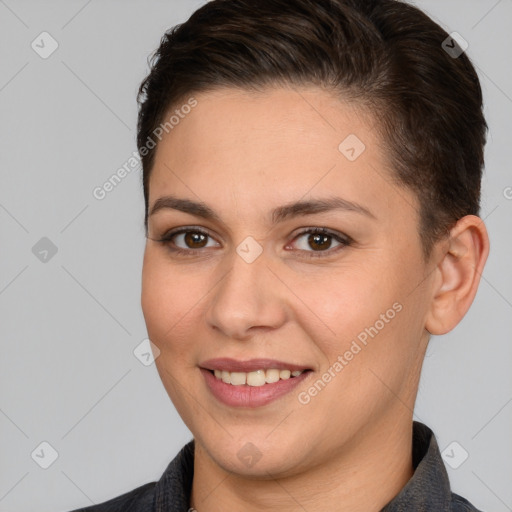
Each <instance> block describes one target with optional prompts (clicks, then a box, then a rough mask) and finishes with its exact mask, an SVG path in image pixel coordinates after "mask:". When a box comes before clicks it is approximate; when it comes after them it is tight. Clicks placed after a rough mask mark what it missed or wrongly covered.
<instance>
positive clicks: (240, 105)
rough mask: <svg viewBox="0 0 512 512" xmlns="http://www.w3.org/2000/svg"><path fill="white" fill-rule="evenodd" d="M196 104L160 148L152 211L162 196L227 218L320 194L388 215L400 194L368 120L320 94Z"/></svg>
mask: <svg viewBox="0 0 512 512" xmlns="http://www.w3.org/2000/svg"><path fill="white" fill-rule="evenodd" d="M194 97H195V99H196V101H197V105H196V106H195V108H194V109H193V110H191V111H190V113H189V114H187V115H184V116H183V119H181V120H180V122H179V124H177V125H175V126H174V127H173V129H172V130H170V131H169V132H168V133H165V134H164V135H163V138H162V140H161V142H159V143H158V146H157V150H156V155H155V164H154V168H153V172H152V176H151V179H150V187H149V192H150V205H151V204H153V203H154V201H155V200H156V198H157V197H158V196H159V195H161V194H163V193H165V192H167V193H171V192H172V193H173V194H174V195H176V194H177V193H181V195H184V196H185V197H189V198H194V199H197V198H201V200H203V201H204V202H210V200H212V201H215V202H216V203H217V204H219V206H220V207H226V208H227V207H228V205H234V204H235V203H237V205H238V206H240V203H241V202H243V203H244V204H246V205H247V206H252V207H255V208H257V207H262V206H263V205H267V206H269V205H271V204H274V205H280V204H283V203H285V202H289V201H290V200H299V199H301V198H304V197H309V196H318V195H321V196H325V193H327V192H329V193H330V194H331V195H333V194H336V195H341V196H343V197H344V198H346V199H348V200H351V201H354V202H358V203H360V204H370V205H371V204H376V205H377V206H381V207H386V206H388V207H389V206H393V205H395V206H396V195H397V193H398V194H399V195H402V196H403V195H404V194H407V191H398V190H397V187H396V185H394V183H393V180H392V177H391V174H390V171H389V169H388V164H387V158H386V155H385V154H384V152H383V149H382V143H381V140H380V137H379V134H378V132H377V130H376V128H375V118H374V116H372V115H371V114H370V113H368V112H366V111H363V110H362V109H361V108H360V107H358V106H356V105H353V104H350V103H348V102H344V101H341V100H340V99H338V98H335V97H334V96H333V95H332V94H330V93H328V92H326V91H323V90H321V89H317V88H302V89H296V90H294V89H291V88H275V89H268V90H266V91H263V92H257V93H255V92H248V91H241V90H238V89H221V90H217V91H213V92H208V93H202V94H196V95H194ZM176 108H179V106H174V107H173V110H175V109H176ZM409 195H410V194H409ZM193 196H196V197H193ZM408 202H409V206H411V205H413V206H414V204H413V203H414V198H412V197H409V198H408Z"/></svg>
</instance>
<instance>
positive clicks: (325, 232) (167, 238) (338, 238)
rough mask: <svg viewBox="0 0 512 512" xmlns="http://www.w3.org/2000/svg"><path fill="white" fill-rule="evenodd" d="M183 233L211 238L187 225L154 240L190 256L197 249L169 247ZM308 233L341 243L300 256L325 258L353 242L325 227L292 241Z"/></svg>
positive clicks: (308, 230)
mask: <svg viewBox="0 0 512 512" xmlns="http://www.w3.org/2000/svg"><path fill="white" fill-rule="evenodd" d="M183 233H200V234H202V235H205V236H207V237H210V238H213V237H211V236H210V234H209V233H208V232H206V231H205V230H203V229H201V228H195V227H187V228H177V229H175V230H171V231H169V232H167V233H165V234H164V235H163V236H162V238H161V239H160V240H155V242H158V243H161V244H163V245H165V246H167V248H168V249H169V250H170V251H171V252H172V253H174V254H176V255H180V256H192V255H193V253H197V252H198V250H199V249H182V248H181V247H171V243H173V242H172V239H173V238H174V237H175V236H177V235H180V234H183ZM308 234H312V235H327V236H329V237H332V238H333V239H334V240H336V241H337V242H339V243H340V244H341V245H339V246H338V247H335V248H334V249H328V250H326V251H301V250H300V249H299V252H306V253H311V254H309V255H308V256H302V257H305V258H323V257H324V258H325V257H327V256H331V255H332V254H333V253H336V252H338V251H339V250H341V249H343V248H345V247H348V246H350V245H351V244H352V242H353V240H352V239H351V238H350V237H349V236H347V235H340V234H337V233H336V232H333V231H330V230H328V229H326V228H308V229H305V230H304V231H301V232H300V233H298V234H297V235H296V237H295V238H294V239H293V241H295V240H297V239H298V238H300V237H301V236H303V235H308Z"/></svg>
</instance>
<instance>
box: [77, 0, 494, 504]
mask: <svg viewBox="0 0 512 512" xmlns="http://www.w3.org/2000/svg"><path fill="white" fill-rule="evenodd" d="M139 93H140V98H139V101H140V111H139V123H138V149H139V153H140V155H141V158H142V163H143V187H144V197H145V201H146V219H145V223H146V232H147V244H146V250H145V257H144V266H143V281H142V285H143V286H142V308H143V313H144V317H145V321H146V325H147V328H148V334H149V338H150V339H151V341H152V343H153V350H154V351H155V353H156V349H158V357H157V358H156V365H157V368H158V372H159V375H160V377H161V379H162V382H163V384H164V386H165V389H166V390H167V392H168V394H169V396H170V398H171V399H172V402H173V403H174V405H175V407H176V408H177V410H178V412H179V414H180V416H181V417H182V419H183V421H184V422H185V423H186V425H187V427H188V428H189V429H190V431H191V432H192V434H193V436H194V440H193V441H191V442H190V443H188V444H187V445H186V446H185V447H184V448H183V449H182V451H181V452H180V453H179V454H178V455H177V457H176V458H175V459H174V460H173V461H171V463H170V464H169V466H168V468H167V470H166V471H165V473H164V474H163V476H162V478H161V479H160V481H159V482H152V483H148V484H145V485H143V486H141V487H139V488H137V489H135V490H133V491H131V492H129V493H126V494H124V495H122V496H119V497H117V498H115V499H113V500H110V501H108V502H105V503H103V504H100V505H96V506H93V507H89V508H86V509H82V510H86V511H91V512H92V511H96V512H99V511H106V510H130V511H133V512H135V511H148V512H149V511H161V512H163V511H186V510H189V509H193V510H197V511H199V512H215V511H220V510H244V511H259V510H280V511H282V510H290V511H291V510H307V511H308V512H314V511H317V510H325V509H330V510H340V511H381V510H384V511H388V512H390V511H401V510H421V511H434V510H435V511H439V510H446V511H476V510H477V509H476V508H475V507H474V506H473V505H472V504H471V503H469V502H468V501H467V500H466V499H464V498H463V497H460V496H458V495H456V494H454V493H452V492H451V490H450V486H449V481H448V477H447V473H446V470H445V468H444V466H443V462H442V459H441V456H440V453H439V448H438V445H437V442H436V439H435V437H434V435H433V432H432V431H431V430H430V429H429V428H428V427H427V426H426V425H423V424H422V423H419V422H413V418H412V416H413V408H414V403H415V398H416V394H417V390H418V382H419V378H420V372H421V366H422V363H423V358H424V355H425V350H426V348H427V344H428V341H429V338H430V335H440V334H444V333H447V332H449V331H450V330H451V329H453V328H454V327H455V326H456V325H457V324H458V323H459V322H460V321H461V319H462V318H463V316H464V315H465V313H466V312H467V310H468V308H469V307H470V305H471V303H472V301H473V298H474V297H475V294H476V291H477V287H478V284H479V278H480V274H481V272H482V270H483V267H484V264H485V261H486V258H487V255H488V252H489V241H488V236H487V232H486V228H485V225H484V223H483V221H482V220H481V219H480V218H479V217H478V213H479V198H480V181H481V172H482V167H483V148H484V144H485V134H486V122H485V119H484V117H483V114H482V93H481V89H480V84H479V81H478V78H477V75H476V73H475V70H474V68H473V66H472V64H471V63H470V61H469V59H468V57H467V56H466V55H465V54H464V52H463V44H462V43H461V41H460V39H458V38H457V37H456V36H455V35H454V36H453V37H452V36H450V35H449V34H447V33H446V32H445V31H444V30H443V29H442V28H441V27H439V26H438V25H437V24H436V23H434V22H433V21H432V20H431V19H430V18H429V17H427V16H426V15H425V14H424V13H422V12H421V11H420V10H418V9H417V8H415V7H412V6H411V5H408V4H406V3H404V2H399V1H395V0H368V1H363V0H261V1H259V2H258V3H257V8H256V7H255V4H254V2H250V1H249V0H213V1H211V2H209V3H207V4H206V5H204V6H203V7H201V8H200V9H199V10H198V11H196V12H195V13H194V14H193V15H192V17H191V18H190V19H189V20H188V21H187V22H186V23H184V24H182V25H179V26H177V27H175V28H174V29H173V30H171V31H169V32H168V33H167V34H166V35H165V36H164V37H163V39H162V41H161V44H160V47H159V49H158V51H157V52H156V54H155V56H154V59H153V61H152V68H151V71H150V73H149V75H148V76H147V78H146V79H145V80H144V82H143V83H142V85H141V87H140V91H139Z"/></svg>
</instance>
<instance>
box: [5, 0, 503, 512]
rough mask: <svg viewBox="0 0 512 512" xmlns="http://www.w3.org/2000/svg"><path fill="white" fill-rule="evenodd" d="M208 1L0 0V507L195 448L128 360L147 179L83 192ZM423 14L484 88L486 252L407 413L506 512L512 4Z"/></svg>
mask: <svg viewBox="0 0 512 512" xmlns="http://www.w3.org/2000/svg"><path fill="white" fill-rule="evenodd" d="M202 3H204V2H202V1H199V0H196V1H191V0H172V1H171V0H167V1H156V0H151V1H144V2H143V1H132V2H121V1H112V0H109V1H105V0H104V1H102V2H99V1H97V0H96V1H94V0H92V1H86V0H81V1H74V0H73V1H71V0H65V1H47V2H36V1H23V0H17V1H15V0H0V41H1V45H0V57H1V63H2V64H1V66H0V109H1V114H0V115H1V117H0V119H1V122H0V141H1V151H0V158H1V165H0V169H1V183H2V186H1V188H0V225H1V233H2V238H1V240H2V242H1V243H0V269H1V270H0V271H1V274H0V311H1V322H0V328H1V356H0V389H1V396H0V432H1V436H0V443H1V447H0V453H1V455H0V511H3V512H7V511H8V512H21V511H36V510H37V511H41V512H42V511H64V510H70V509H72V508H75V507H78V506H86V505H91V504H93V503H98V502H101V501H104V500H107V499H109V498H112V497H114V496H117V495H119V494H121V493H124V492H127V491H129V490H131V489H133V488H135V487H137V486H139V485H142V484H144V483H146V482H150V481H154V480H157V479H158V478H159V477H160V475H161V474H162V472H163V471H164V469H165V468H166V466H167V464H168V463H169V461H170V460H171V459H172V458H173V457H174V456H175V454H176V453H177V452H178V450H179V449H180V448H181V447H182V446H183V445H184V444H185V443H186V442H187V441H188V440H190V439H191V434H190V432H189V431H188V430H187V428H186V427H185V426H184V425H183V423H182V421H181V419H180V418H179V416H178V414H177V413H176V411H175V410H174V407H173V405H172V403H171V402H170V400H169V398H168V396H167V394H166V392H165V390H164V388H163V386H162V384H161V382H160V379H159V377H158V374H157V372H156V368H155V366H154V364H152V365H150V366H145V365H143V364H142V363H141V362H140V361H139V359H137V358H136V357H135V356H134V354H133V350H134V349H135V347H137V346H138V345H139V344H140V343H141V341H142V340H143V339H145V338H146V330H145V325H144V321H143V317H142V313H141V309H140V273H141V265H142V254H143V248H144V231H143V197H142V190H141V187H140V172H139V171H138V170H135V171H133V172H131V173H130V174H129V175H128V176H126V178H125V179H124V180H123V181H122V182H121V183H120V184H119V185H118V186H117V187H116V188H115V189H114V190H113V191H112V192H110V193H109V194H108V195H107V197H106V198H105V199H103V200H101V201H100V200H97V199H95V198H94V197H93V194H92V191H93V189H94V188H95V187H97V186H101V185H102V183H104V182H105V180H107V179H108V178H109V177H110V176H111V175H112V174H113V173H114V172H115V171H116V170H117V169H118V168H119V167H121V166H122V165H123V164H124V163H125V162H126V161H127V160H128V159H129V158H130V156H132V154H133V151H135V149H136V145H135V136H136V131H135V128H136V113H137V110H136V102H135V94H136V90H137V88H138V85H139V83H140V81H141V80H142V78H143V77H144V76H145V74H146V71H147V63H146V58H147V56H148V55H149V54H150V53H151V52H152V51H153V50H154V49H155V48H156V47H157V45H158V43H159V40H160V37H161V35H162V34H163V32H164V31H165V30H166V29H168V28H169V27H170V26H172V25H174V24H176V23H179V22H182V21H185V20H186V19H187V18H188V16H189V15H190V14H191V13H192V12H193V10H195V9H196V8H197V7H198V6H199V5H201V4H202ZM418 5H419V6H420V7H422V8H424V9H425V10H426V11H427V12H428V13H429V14H430V15H431V16H432V17H434V19H436V20H437V21H438V22H440V23H441V24H442V25H443V26H444V27H445V28H446V29H447V30H448V32H452V31H457V32H459V33H460V34H461V35H462V36H463V37H464V38H465V39H466V40H467V41H468V42H469V48H468V54H469V55H470V57H472V58H473V59H474V62H475V64H476V65H477V66H478V71H479V74H480V77H481V79H482V84H483V88H484V94H485V100H486V115H487V119H488V122H489V125H490V134H489V142H488V145H487V148H486V159H487V160H486V161H487V165H486V175H485V178H484V190H483V201H482V216H483V217H484V218H485V219H486V224H487V226H488V229H489V232H490V238H491V246H492V247H491V255H490V258H489V261H488V264H487V266H486V269H485V272H484V274H483V279H482V283H481V286H480V290H479V292H478V295H477V297H476V300H475V303H474V304H473V307H472V309H471V310H470V312H469V314H468V316H467V317H466V318H465V319H464V320H463V321H462V323H461V324H460V325H459V326H458V327H457V328H456V329H455V330H454V331H453V332H452V333H450V334H448V335H446V336H443V337H440V338H433V339H432V341H431V344H430V347H429V349H428V353H427V358H426V360H425V365H424V370H423V374H422V380H421V384H420V389H419V393H418V399H417V406H416V411H415V419H418V420H421V421H423V422H425V423H426V424H428V425H429V426H430V427H431V428H432V429H433V430H434V432H435V433H436V436H437V439H438V441H439V445H440V448H441V450H443V449H444V448H446V447H447V446H449V445H450V443H452V442H453V441H456V442H457V443H459V445H460V447H462V449H464V450H466V451H467V452H468V453H469V457H468V459H467V460H466V461H464V463H462V464H461V465H460V467H458V468H457V469H452V468H450V467H448V471H449V475H450V479H451V481H452V485H453V489H454V490H455V492H458V493H460V494H462V495H463V496H465V497H467V498H468V499H469V500H470V501H472V502H473V503H474V504H475V505H476V506H477V507H478V508H481V509H483V510H486V511H487V510H493V511H495V512H501V511H506V510H512V486H511V485H510V484H511V481H510V477H511V476H512V462H511V461H512V457H511V456H512V437H511V435H510V433H511V432H512V428H511V427H512V403H511V402H512V372H511V371H510V362H511V360H512V357H511V356H512V344H511V343H510V340H511V338H512V336H511V334H512V327H511V325H512V323H511V320H510V319H511V316H512V315H511V313H512V286H511V285H512V271H511V266H510V261H511V250H512V241H511V237H510V224H511V223H510V219H511V218H512V200H510V199H507V197H506V196H507V195H508V197H509V198H510V197H512V189H507V187H511V186H512V173H511V171H510V163H509V150H510V135H511V128H512V127H511V123H510V118H511V115H512V73H511V67H510V65H511V57H512V36H511V31H510V23H511V21H512V1H511V0H500V1H496V0H485V1H484V0H478V1H476V0H472V1H468V0H450V1H445V2H440V1H438V0H424V1H421V2H418ZM43 31H47V32H49V33H50V34H51V35H52V37H53V38H54V39H55V40H56V41H57V42H58V44H59V47H58V49H57V50H56V51H55V52H54V53H53V54H52V55H51V56H50V57H48V58H47V59H43V58H41V57H40V56H39V55H38V54H37V53H36V52H35V51H34V50H33V49H32V47H31V43H32V41H33V40H34V39H36V38H37V36H39V34H40V33H41V32H43ZM440 44H441V42H440ZM46 48H48V46H46ZM507 190H508V191H509V192H511V193H510V194H507ZM42 237H47V238H48V239H50V240H51V241H52V243H53V244H54V245H55V246H56V247H57V249H58V251H57V253H56V254H55V255H53V257H50V256H51V253H50V255H49V256H48V257H47V261H46V262H42V261H40V259H38V258H37V257H36V255H35V254H34V253H33V252H32V248H33V246H34V245H35V244H36V243H37V242H38V241H39V240H40V239H41V238H42ZM43 441H46V442H48V443H49V444H50V445H51V446H52V447H53V448H54V449H55V450H56V451H57V452H58V458H57V459H56V461H55V462H54V463H53V464H52V465H51V466H50V467H49V468H48V469H42V468H41V467H40V466H39V465H38V464H36V462H35V461H34V460H33V458H32V457H31V454H32V453H33V452H34V450H36V449H37V448H38V447H39V445H40V443H41V442H43ZM36 451H37V450H36ZM39 453H40V459H39V460H42V459H44V457H48V456H49V453H50V452H49V451H48V450H46V451H44V452H43V453H44V457H43V456H42V455H41V452H40V449H39ZM449 453H453V454H455V455H454V457H455V459H458V460H460V457H461V453H463V452H461V448H459V447H458V445H457V446H456V449H455V451H454V452H450V451H449ZM36 459H37V457H36Z"/></svg>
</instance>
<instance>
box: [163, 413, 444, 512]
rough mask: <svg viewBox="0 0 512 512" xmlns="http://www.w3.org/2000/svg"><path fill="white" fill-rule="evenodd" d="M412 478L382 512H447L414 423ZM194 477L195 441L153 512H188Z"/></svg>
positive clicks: (434, 463) (425, 437)
mask: <svg viewBox="0 0 512 512" xmlns="http://www.w3.org/2000/svg"><path fill="white" fill-rule="evenodd" d="M413 468H414V474H413V476H412V477H411V479H410V480H409V481H408V482H407V484H406V485H405V486H404V487H403V488H402V490H401V491H400V493H399V494H398V495H397V496H395V497H394V498H393V499H392V500H391V501H390V502H389V503H388V504H387V505H386V506H385V507H384V508H383V509H382V510H381V512H407V511H410V510H415V511H417V512H422V511H434V510H435V511H436V512H450V510H451V503H452V493H451V490H450V483H449V479H448V474H447V472H446V468H445V466H444V463H443V460H442V458H441V453H440V452H439V447H438V444H437V441H436V438H435V436H434V433H433V432H432V430H430V428H429V427H427V426H426V425H424V424H423V423H420V422H418V421H414V422H413ZM193 476H194V440H192V441H190V442H188V443H187V444H186V445H185V446H184V447H183V448H182V449H181V450H180V452H179V453H178V455H177V456H176V457H175V458H174V459H173V460H172V461H171V462H170V464H169V465H168V466H167V469H166V470H165V472H164V474H163V475H162V477H161V478H160V480H159V481H158V482H157V485H156V488H155V499H156V500H155V511H156V512H188V511H189V507H190V493H191V491H192V479H193Z"/></svg>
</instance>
